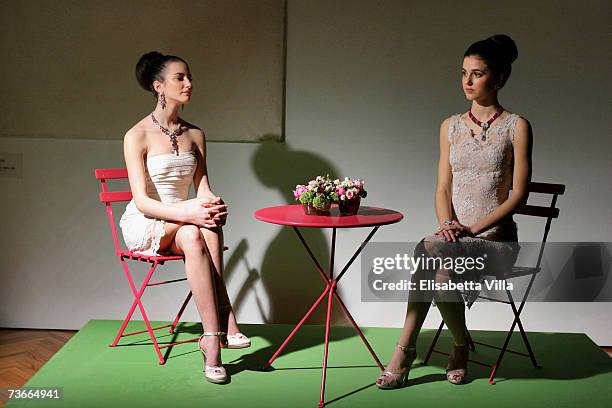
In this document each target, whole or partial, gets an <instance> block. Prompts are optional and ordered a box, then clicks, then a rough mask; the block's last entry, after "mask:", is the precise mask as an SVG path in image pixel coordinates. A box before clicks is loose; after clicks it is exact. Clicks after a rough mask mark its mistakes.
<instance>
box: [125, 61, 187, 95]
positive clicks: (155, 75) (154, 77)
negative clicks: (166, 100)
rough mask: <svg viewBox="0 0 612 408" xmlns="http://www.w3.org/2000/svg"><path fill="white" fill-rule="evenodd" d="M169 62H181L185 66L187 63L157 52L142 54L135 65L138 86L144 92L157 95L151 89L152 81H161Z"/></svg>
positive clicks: (153, 89)
mask: <svg viewBox="0 0 612 408" xmlns="http://www.w3.org/2000/svg"><path fill="white" fill-rule="evenodd" d="M169 62H182V63H184V64H185V65H187V62H186V61H185V60H184V59H182V58H180V57H177V56H175V55H164V54H162V53H160V52H157V51H151V52H148V53H146V54H144V55H143V56H142V57H140V59H139V60H138V63H137V64H136V79H137V80H138V83H139V84H140V86H142V87H143V88H144V89H145V90H147V91H150V92H153V95H157V92H155V88H153V82H154V81H163V80H164V73H165V71H166V65H167V64H168V63H169Z"/></svg>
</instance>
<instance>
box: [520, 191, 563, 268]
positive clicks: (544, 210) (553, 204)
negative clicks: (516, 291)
mask: <svg viewBox="0 0 612 408" xmlns="http://www.w3.org/2000/svg"><path fill="white" fill-rule="evenodd" d="M528 190H529V196H530V197H531V196H532V194H533V193H538V194H548V195H550V196H551V198H550V205H548V206H540V205H529V204H524V205H522V206H521V207H519V208H518V209H517V210H516V212H515V214H520V215H527V216H532V217H541V218H546V224H545V226H544V235H543V237H542V243H541V245H540V253H539V254H538V262H537V264H536V267H537V268H539V267H540V263H541V261H542V255H543V254H544V247H545V246H546V239H547V238H548V232H549V231H550V224H551V222H552V220H553V218H559V208H557V197H559V196H560V195H563V194H564V193H565V185H564V184H551V183H536V182H530V183H529V186H528Z"/></svg>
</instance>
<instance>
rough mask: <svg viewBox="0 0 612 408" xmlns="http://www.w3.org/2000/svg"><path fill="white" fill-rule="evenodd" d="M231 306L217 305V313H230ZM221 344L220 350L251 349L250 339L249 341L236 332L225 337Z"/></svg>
mask: <svg viewBox="0 0 612 408" xmlns="http://www.w3.org/2000/svg"><path fill="white" fill-rule="evenodd" d="M231 310H232V305H219V311H220V312H221V311H224V312H227V311H231ZM222 340H223V341H222V342H221V348H227V349H242V348H247V347H251V339H249V338H248V337H247V336H245V335H244V334H242V333H240V332H237V333H234V334H228V335H226V336H225V337H224V338H223V339H222Z"/></svg>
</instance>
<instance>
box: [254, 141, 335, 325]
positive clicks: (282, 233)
mask: <svg viewBox="0 0 612 408" xmlns="http://www.w3.org/2000/svg"><path fill="white" fill-rule="evenodd" d="M251 164H252V166H253V169H254V171H255V174H256V175H257V177H258V178H259V180H260V181H261V182H262V184H264V185H265V186H266V187H269V188H273V189H276V190H278V191H279V192H280V193H281V195H282V196H283V199H284V203H279V205H281V204H295V203H296V202H295V199H294V197H293V193H292V191H293V190H294V189H295V186H296V184H303V183H306V182H307V181H308V180H311V179H313V178H315V177H316V176H317V175H325V174H329V175H330V177H332V178H335V177H337V173H338V172H337V170H336V169H335V168H334V167H333V165H332V164H331V163H329V162H328V161H327V160H326V159H324V158H322V157H320V156H317V155H315V154H312V153H309V152H304V151H293V150H291V148H290V146H289V145H288V144H287V143H262V144H261V145H260V146H259V149H257V151H256V152H255V154H254V155H253V158H252V161H251ZM300 231H301V232H302V234H303V236H304V239H305V240H306V242H307V243H308V245H309V246H310V248H311V249H312V251H313V253H314V254H315V256H316V257H317V259H318V260H319V262H320V263H321V266H322V267H323V268H328V265H329V250H330V248H329V244H328V242H327V241H328V240H327V238H326V237H325V234H324V233H323V232H322V230H320V229H317V228H302V229H301V230H300ZM260 275H261V276H260V277H261V280H262V283H263V286H264V289H265V291H266V294H267V295H268V299H269V305H270V309H269V312H268V313H267V315H266V313H265V312H263V311H262V315H263V317H264V320H265V322H266V323H278V324H280V323H297V322H298V320H299V319H300V318H302V316H303V315H304V314H305V313H306V311H307V310H308V308H309V307H310V306H311V305H312V304H313V303H314V301H315V300H316V299H317V298H318V297H319V295H320V294H321V293H322V291H323V289H324V284H323V280H322V279H321V277H320V275H319V273H318V272H317V271H316V267H315V265H314V263H313V262H312V260H311V259H310V257H309V256H308V253H307V252H306V250H305V249H304V247H303V246H302V244H301V243H300V241H299V240H298V238H297V236H296V234H295V233H294V231H292V229H291V228H286V227H285V228H281V229H280V230H279V233H278V235H277V236H276V237H274V239H273V240H272V241H271V243H270V245H269V246H268V248H267V249H266V252H265V255H264V257H263V261H262V265H261V273H260ZM325 304H326V303H325V302H322V303H321V304H320V305H319V307H318V308H317V310H316V311H315V313H313V314H312V315H311V317H310V319H309V321H308V322H307V323H310V324H321V323H324V322H325ZM345 322H346V320H345V319H344V317H343V313H342V311H341V310H340V309H339V308H336V307H335V306H334V310H333V313H332V324H338V323H345Z"/></svg>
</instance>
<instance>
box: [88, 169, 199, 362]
mask: <svg viewBox="0 0 612 408" xmlns="http://www.w3.org/2000/svg"><path fill="white" fill-rule="evenodd" d="M95 174H96V179H98V180H100V183H101V184H102V192H101V193H100V201H102V202H103V203H104V204H105V205H106V214H107V215H108V221H109V223H110V228H111V232H112V233H113V241H114V244H115V255H116V256H117V257H118V258H119V261H120V262H121V266H122V267H123V271H124V272H125V276H126V278H127V280H128V283H129V284H130V288H131V290H132V293H133V294H134V301H133V302H132V306H131V307H130V310H129V311H128V313H127V315H126V316H125V319H124V320H123V324H122V325H121V329H119V332H118V333H117V336H116V337H115V340H114V341H113V342H112V343H111V344H110V347H115V346H116V345H117V343H119V340H120V339H121V338H122V337H127V336H132V335H135V334H140V333H144V332H148V333H149V336H150V337H151V341H152V342H153V346H154V347H155V352H156V353H157V358H158V359H159V364H164V363H165V362H166V358H165V357H164V356H163V355H162V353H161V349H164V348H170V347H172V346H174V345H177V344H182V343H189V342H194V341H197V340H198V338H197V337H195V338H193V339H189V340H183V341H178V342H173V343H166V344H163V345H161V346H160V345H159V343H158V342H157V338H156V337H155V334H154V331H155V330H160V329H164V328H168V327H169V328H170V330H169V332H170V333H174V331H175V329H176V326H177V325H178V322H179V319H180V318H181V315H182V314H183V312H184V311H185V308H186V307H187V303H188V302H189V300H190V299H191V291H189V294H188V295H187V297H186V298H185V301H184V302H183V305H182V306H181V308H180V309H179V311H178V313H177V314H176V317H175V318H174V321H173V322H172V324H167V325H163V326H158V327H151V323H150V322H149V318H148V317H147V313H146V311H145V308H144V306H143V304H142V302H141V299H142V296H143V294H144V291H145V289H146V288H148V287H149V286H159V285H164V284H167V283H175V282H180V281H184V280H186V279H187V278H180V279H172V280H167V281H159V282H150V281H151V277H152V276H153V273H154V272H155V270H156V268H157V266H158V265H163V264H164V263H165V262H166V261H184V259H185V258H184V257H183V256H177V255H170V256H147V255H141V254H135V253H133V252H130V251H127V250H123V249H121V245H120V244H119V237H118V235H117V227H116V223H115V218H114V216H113V207H112V204H113V203H117V202H126V201H130V200H131V199H132V193H131V192H130V191H108V186H107V180H112V179H127V177H128V173H127V169H125V168H117V169H96V171H95ZM127 260H132V261H137V262H147V263H150V264H151V267H150V268H149V271H148V272H147V275H146V277H145V278H144V281H143V282H142V284H141V285H140V287H139V288H137V287H136V285H135V284H134V279H133V278H132V274H131V273H130V270H129V267H128V264H127V262H126V261H127ZM136 306H138V308H139V309H140V313H141V314H142V318H143V320H144V323H145V325H146V327H147V328H146V330H138V331H134V332H130V333H124V332H125V328H126V326H127V324H128V323H129V322H130V320H131V318H132V315H133V313H134V310H135V309H136ZM168 353H169V351H168ZM168 353H166V355H167V354H168Z"/></svg>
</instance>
